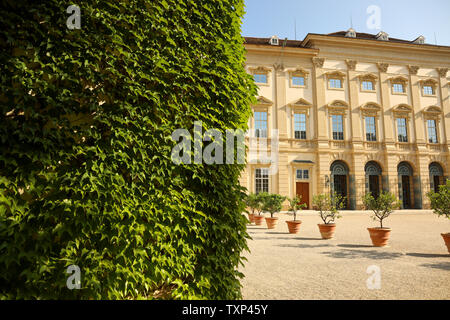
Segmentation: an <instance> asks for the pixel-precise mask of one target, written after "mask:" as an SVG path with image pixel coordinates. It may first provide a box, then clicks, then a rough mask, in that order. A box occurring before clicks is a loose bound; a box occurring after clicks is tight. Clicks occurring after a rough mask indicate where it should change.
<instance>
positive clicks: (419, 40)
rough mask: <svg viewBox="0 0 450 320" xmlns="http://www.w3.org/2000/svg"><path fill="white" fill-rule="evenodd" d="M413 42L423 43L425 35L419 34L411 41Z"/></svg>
mask: <svg viewBox="0 0 450 320" xmlns="http://www.w3.org/2000/svg"><path fill="white" fill-rule="evenodd" d="M413 43H416V44H424V43H425V37H424V36H419V37H418V38H417V39H416V40H414V41H413Z"/></svg>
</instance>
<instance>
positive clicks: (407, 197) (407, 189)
mask: <svg viewBox="0 0 450 320" xmlns="http://www.w3.org/2000/svg"><path fill="white" fill-rule="evenodd" d="M397 171H398V189H399V195H400V200H401V203H402V209H411V208H412V201H411V185H412V181H411V180H412V176H413V169H412V168H411V165H410V164H409V163H408V162H405V161H403V162H400V163H399V164H398V166H397Z"/></svg>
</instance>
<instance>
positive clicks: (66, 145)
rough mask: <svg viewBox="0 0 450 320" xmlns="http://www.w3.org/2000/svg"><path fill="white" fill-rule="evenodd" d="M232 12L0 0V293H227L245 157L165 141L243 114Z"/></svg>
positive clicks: (176, 1)
mask: <svg viewBox="0 0 450 320" xmlns="http://www.w3.org/2000/svg"><path fill="white" fill-rule="evenodd" d="M71 4H76V5H78V6H79V7H80V10H81V28H80V29H73V30H71V29H68V28H67V26H66V20H67V19H68V18H69V16H70V14H69V13H67V12H66V9H67V7H68V6H69V5H71ZM242 16H243V1H242V0H215V1H210V0H195V1H194V0H192V1H187V0H173V1H171V0H166V1H164V0H160V1H151V0H128V1H126V0H122V1H118V0H109V1H100V0H97V1H95V0H83V1H74V2H68V1H62V0H47V1H34V0H29V1H20V0H7V1H2V5H1V7H0V47H1V50H0V65H1V73H0V108H1V112H0V117H1V120H0V121H1V125H0V288H1V290H0V298H2V299H139V298H142V299H236V298H240V297H241V293H240V282H239V280H240V278H241V277H242V274H241V273H239V272H238V270H237V267H238V265H239V264H240V263H242V261H243V257H242V252H243V250H246V249H248V248H247V244H246V239H247V238H248V234H247V233H246V229H245V223H246V218H245V217H244V216H242V215H241V212H242V210H243V201H242V199H243V196H244V191H245V190H244V189H243V188H242V187H240V186H239V182H238V178H239V175H240V172H241V171H242V170H243V166H244V165H241V164H230V165H225V164H224V165H203V164H190V165H188V164H185V165H183V164H181V165H176V164H174V163H173V162H172V161H171V158H170V155H171V150H172V148H173V146H174V145H175V144H176V142H175V141H173V140H172V139H171V133H172V132H173V131H174V130H175V129H178V128H186V129H189V130H192V128H193V127H194V121H202V123H203V126H204V128H205V129H206V128H218V129H220V130H224V129H225V128H242V129H244V130H245V129H246V126H247V121H248V118H249V116H250V112H251V110H250V107H249V105H250V104H251V103H252V101H253V99H254V98H253V97H254V95H255V93H256V89H255V86H254V84H253V82H252V80H251V78H250V76H249V75H247V74H246V73H245V70H244V67H243V66H244V62H245V52H244V48H243V39H242V37H241V36H240V23H241V18H242ZM70 265H77V266H79V268H80V271H81V289H79V290H77V289H72V290H71V289H68V288H67V286H66V281H67V279H68V277H69V275H70V274H67V273H66V270H67V268H68V267H69V266H70Z"/></svg>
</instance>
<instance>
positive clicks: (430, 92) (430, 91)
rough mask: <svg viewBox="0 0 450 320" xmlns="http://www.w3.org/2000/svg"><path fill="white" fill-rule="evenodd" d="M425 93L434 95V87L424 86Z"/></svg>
mask: <svg viewBox="0 0 450 320" xmlns="http://www.w3.org/2000/svg"><path fill="white" fill-rule="evenodd" d="M423 94H424V95H427V96H432V95H434V88H433V87H432V86H423Z"/></svg>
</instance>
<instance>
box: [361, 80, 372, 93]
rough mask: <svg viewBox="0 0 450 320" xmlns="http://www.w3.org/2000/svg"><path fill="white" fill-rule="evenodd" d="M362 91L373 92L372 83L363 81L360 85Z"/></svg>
mask: <svg viewBox="0 0 450 320" xmlns="http://www.w3.org/2000/svg"><path fill="white" fill-rule="evenodd" d="M362 87H363V90H368V91H373V90H374V88H373V82H372V81H363V83H362Z"/></svg>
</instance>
